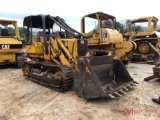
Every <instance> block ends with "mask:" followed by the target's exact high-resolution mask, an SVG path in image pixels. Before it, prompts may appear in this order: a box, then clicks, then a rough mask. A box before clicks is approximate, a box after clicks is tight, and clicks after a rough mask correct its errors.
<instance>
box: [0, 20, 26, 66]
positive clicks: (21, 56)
mask: <svg viewBox="0 0 160 120" xmlns="http://www.w3.org/2000/svg"><path fill="white" fill-rule="evenodd" d="M25 60H26V56H25V53H24V52H23V50H22V41H21V39H20V36H19V31H18V26H17V21H16V20H6V19H0V65H7V64H15V65H16V66H17V67H22V64H23V62H24V61H25Z"/></svg>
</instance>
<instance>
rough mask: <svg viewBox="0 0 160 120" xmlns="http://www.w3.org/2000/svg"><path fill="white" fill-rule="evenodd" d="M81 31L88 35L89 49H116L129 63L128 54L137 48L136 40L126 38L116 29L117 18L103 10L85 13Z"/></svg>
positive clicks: (123, 59)
mask: <svg viewBox="0 0 160 120" xmlns="http://www.w3.org/2000/svg"><path fill="white" fill-rule="evenodd" d="M81 33H83V34H84V35H85V36H86V37H87V40H88V45H89V49H99V50H106V51H114V52H115V53H116V55H117V56H118V57H119V58H120V59H121V60H122V62H123V63H124V64H127V63H128V54H129V53H130V52H132V51H134V50H135V49H136V44H135V43H134V42H132V41H126V40H124V39H123V36H122V34H121V33H119V32H118V31H117V30H116V18H115V17H114V16H112V15H109V14H106V13H103V12H96V13H92V14H88V15H85V16H84V17H83V18H82V19H81Z"/></svg>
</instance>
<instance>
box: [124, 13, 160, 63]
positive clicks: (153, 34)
mask: <svg viewBox="0 0 160 120" xmlns="http://www.w3.org/2000/svg"><path fill="white" fill-rule="evenodd" d="M157 22H158V18H156V17H154V16H151V17H142V18H138V19H133V20H131V21H130V23H131V24H130V25H128V28H129V29H128V32H126V33H124V34H123V37H124V39H125V40H128V41H134V42H135V43H136V44H137V49H136V50H135V51H133V53H132V54H131V61H132V62H143V63H144V62H146V63H154V62H155V61H156V60H158V59H159V56H160V55H159V45H160V33H159V32H157ZM138 26H140V27H141V28H140V29H139V30H140V31H137V30H136V27H138Z"/></svg>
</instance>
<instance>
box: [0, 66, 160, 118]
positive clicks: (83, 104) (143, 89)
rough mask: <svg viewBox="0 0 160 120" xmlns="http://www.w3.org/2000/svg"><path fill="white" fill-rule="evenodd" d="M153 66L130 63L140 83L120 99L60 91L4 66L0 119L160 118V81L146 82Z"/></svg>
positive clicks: (0, 76)
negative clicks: (159, 102) (159, 97)
mask: <svg viewBox="0 0 160 120" xmlns="http://www.w3.org/2000/svg"><path fill="white" fill-rule="evenodd" d="M152 67H153V65H145V64H129V65H128V66H127V69H128V70H129V73H130V74H131V76H132V77H133V78H134V80H135V81H137V82H139V83H140V84H139V85H138V86H136V87H135V89H134V90H133V91H130V92H128V94H126V95H124V96H123V97H121V98H119V99H118V100H104V99H99V100H92V101H87V100H85V99H80V98H78V97H77V96H76V94H75V92H74V90H73V89H72V90H70V91H68V92H66V93H58V92H55V91H54V90H51V89H49V88H46V87H44V86H41V85H38V84H36V83H34V82H31V81H30V80H27V79H26V78H24V77H23V76H22V72H21V69H17V68H1V69H0V120H8V119H9V120H10V119H11V120H12V119H13V120H103V119H107V120H121V119H123V120H146V119H147V120H158V119H160V105H157V104H156V103H153V102H152V101H151V98H152V97H154V96H155V95H160V93H159V91H160V81H158V80H154V81H150V82H145V81H143V78H144V77H147V76H149V75H152Z"/></svg>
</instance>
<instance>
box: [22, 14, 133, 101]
mask: <svg viewBox="0 0 160 120" xmlns="http://www.w3.org/2000/svg"><path fill="white" fill-rule="evenodd" d="M23 24H24V29H26V30H27V34H26V35H25V36H26V37H25V41H26V53H27V55H28V57H29V58H30V59H31V61H26V62H25V63H24V64H23V68H22V72H23V75H24V76H26V77H28V78H30V79H31V80H34V81H37V82H39V83H42V84H44V85H48V86H51V87H54V88H56V89H55V90H57V91H60V92H62V91H67V90H69V89H70V88H71V87H72V86H73V85H74V89H75V92H76V93H77V96H79V97H81V98H85V99H92V98H116V97H120V96H122V95H123V94H125V93H126V92H127V91H129V90H132V89H133V86H134V85H135V84H136V82H135V81H134V80H133V79H132V78H131V76H130V75H129V73H128V71H127V69H126V68H125V67H124V65H123V63H122V62H121V60H120V59H119V58H118V57H116V56H115V55H113V54H112V52H111V51H107V50H99V49H97V48H96V47H95V48H94V47H92V48H89V45H88V40H86V36H85V35H84V34H82V33H80V32H78V31H76V30H74V29H73V28H71V27H70V26H68V25H67V24H66V23H65V21H64V19H62V18H60V17H58V16H57V17H54V16H50V15H35V16H33V15H32V16H27V17H25V18H24V21H23ZM81 38H83V39H81ZM92 53H95V54H92Z"/></svg>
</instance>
